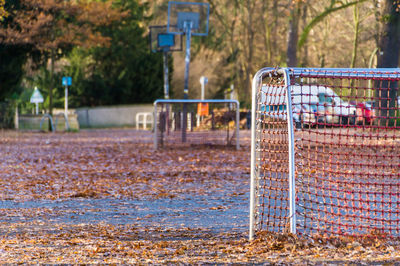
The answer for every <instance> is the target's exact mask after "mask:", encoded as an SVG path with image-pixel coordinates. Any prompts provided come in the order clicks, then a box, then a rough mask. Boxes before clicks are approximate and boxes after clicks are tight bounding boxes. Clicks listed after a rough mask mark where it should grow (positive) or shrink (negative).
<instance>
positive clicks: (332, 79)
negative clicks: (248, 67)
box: [249, 68, 400, 239]
mask: <svg viewBox="0 0 400 266" xmlns="http://www.w3.org/2000/svg"><path fill="white" fill-rule="evenodd" d="M399 79H400V69H306V68H264V69H261V70H260V71H259V72H258V73H257V74H256V75H255V77H254V79H253V88H252V90H253V91H252V97H253V99H252V101H253V105H252V145H251V191H250V234H249V237H250V239H253V238H254V237H255V236H256V235H257V233H258V232H260V231H273V232H279V233H284V232H291V233H294V234H299V235H304V236H309V235H314V234H319V235H328V236H331V235H340V236H362V235H380V236H383V237H388V238H399V237H400V110H399V102H398V96H399V84H398V82H399Z"/></svg>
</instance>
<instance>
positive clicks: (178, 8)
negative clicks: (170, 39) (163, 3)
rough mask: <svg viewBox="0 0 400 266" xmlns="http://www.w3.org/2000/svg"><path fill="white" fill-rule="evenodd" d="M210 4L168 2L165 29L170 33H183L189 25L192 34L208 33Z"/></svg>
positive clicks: (203, 34)
mask: <svg viewBox="0 0 400 266" xmlns="http://www.w3.org/2000/svg"><path fill="white" fill-rule="evenodd" d="M209 15H210V5H209V4H208V3H197V2H176V1H170V2H168V23H167V31H168V32H169V33H172V34H183V33H185V27H188V26H189V25H190V29H191V34H192V35H193V36H207V35H208V18H209Z"/></svg>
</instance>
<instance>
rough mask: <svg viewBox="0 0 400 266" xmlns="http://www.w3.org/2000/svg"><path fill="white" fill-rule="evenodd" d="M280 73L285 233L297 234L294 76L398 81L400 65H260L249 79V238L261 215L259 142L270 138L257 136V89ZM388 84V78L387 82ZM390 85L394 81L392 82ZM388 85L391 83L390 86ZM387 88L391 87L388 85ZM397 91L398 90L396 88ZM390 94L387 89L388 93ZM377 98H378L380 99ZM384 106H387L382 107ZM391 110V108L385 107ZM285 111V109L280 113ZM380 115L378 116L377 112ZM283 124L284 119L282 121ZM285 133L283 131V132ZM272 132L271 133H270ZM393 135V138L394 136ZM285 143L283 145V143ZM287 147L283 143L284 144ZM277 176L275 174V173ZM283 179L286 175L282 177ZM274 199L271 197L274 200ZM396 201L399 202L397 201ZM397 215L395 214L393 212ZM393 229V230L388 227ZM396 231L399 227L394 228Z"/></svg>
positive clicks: (258, 134) (259, 129)
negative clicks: (262, 66) (282, 105)
mask: <svg viewBox="0 0 400 266" xmlns="http://www.w3.org/2000/svg"><path fill="white" fill-rule="evenodd" d="M273 76H279V78H280V82H281V83H280V85H278V86H282V88H283V90H284V91H285V97H284V104H285V105H286V106H285V108H286V110H287V111H285V112H286V114H285V116H286V117H285V118H283V119H284V120H286V121H285V123H286V122H287V147H288V150H287V160H285V163H286V162H287V165H286V166H285V167H286V169H287V170H285V171H286V173H287V187H286V188H287V190H288V199H287V200H288V204H287V207H288V209H289V212H288V214H287V215H286V216H285V218H286V222H285V224H286V225H285V226H286V228H287V231H286V232H288V233H289V232H290V233H292V234H296V233H298V230H297V226H296V219H297V217H296V207H297V202H296V200H297V199H296V196H297V195H296V178H297V176H296V175H297V172H296V164H295V160H296V157H295V155H296V154H295V142H296V140H295V133H294V132H295V130H296V127H295V121H294V119H293V106H292V95H291V87H292V86H294V85H295V79H296V78H297V79H299V78H303V77H306V78H316V79H318V78H324V79H329V78H332V77H337V78H339V79H342V78H344V79H349V80H352V79H354V80H356V79H357V80H362V79H364V80H371V81H375V82H376V81H387V80H393V81H394V82H393V83H396V86H398V85H397V83H398V82H399V81H400V68H381V69H365V68H358V69H344V68H263V69H261V70H259V71H258V72H257V73H256V75H255V76H254V78H253V82H252V119H251V173H250V175H251V176H250V211H249V212H250V214H249V239H250V240H252V239H253V238H254V237H255V234H256V231H257V229H258V228H257V225H258V224H259V222H260V221H259V219H260V217H259V216H260V214H259V213H258V207H259V206H260V202H259V196H260V195H259V192H260V189H261V184H260V171H262V170H263V169H262V166H261V164H262V162H261V161H262V159H261V158H260V156H259V155H260V152H262V147H261V142H268V141H269V140H265V139H263V140H261V139H260V135H261V133H260V132H261V131H262V130H263V129H264V128H265V127H264V128H263V125H261V123H262V122H263V121H262V119H260V116H259V114H260V113H261V110H260V104H259V103H260V101H261V98H260V97H261V96H260V93H259V91H260V88H261V87H262V86H263V79H264V78H267V77H273ZM389 83H390V81H389ZM392 85H393V84H392ZM392 85H390V86H392ZM387 90H390V87H389V88H387ZM397 91H398V89H397ZM388 93H389V92H388ZM379 99H380V98H379ZM385 108H386V107H385ZM388 109H390V108H388ZM282 113H284V112H282ZM378 117H379V115H378ZM282 123H283V122H282ZM397 129H399V127H398V126H395V127H394V130H397ZM285 130H286V129H285ZM285 132H286V131H285ZM272 134H274V133H272ZM393 138H394V137H393ZM285 145H286V144H285ZM285 147H286V146H285ZM275 178H276V176H275ZM285 178H286V177H285ZM396 195H397V194H396ZM273 200H274V199H273ZM395 204H399V203H398V202H397V200H396V203H395ZM396 215H398V213H397V212H396ZM391 230H393V229H391ZM396 232H399V229H396Z"/></svg>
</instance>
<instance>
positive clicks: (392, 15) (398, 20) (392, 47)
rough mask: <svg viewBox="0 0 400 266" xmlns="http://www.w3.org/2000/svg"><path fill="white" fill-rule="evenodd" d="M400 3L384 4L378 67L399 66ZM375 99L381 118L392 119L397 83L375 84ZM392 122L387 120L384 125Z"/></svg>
mask: <svg viewBox="0 0 400 266" xmlns="http://www.w3.org/2000/svg"><path fill="white" fill-rule="evenodd" d="M399 7H400V1H399V0H396V1H393V0H386V1H385V2H384V13H383V14H384V15H383V17H382V19H383V22H384V28H383V32H382V35H381V38H380V43H379V52H378V55H379V56H378V67H379V68H391V67H398V66H399V55H400V51H399V45H400V10H399ZM375 87H376V88H379V90H377V91H376V97H377V98H379V99H381V100H380V101H378V102H377V104H378V105H380V107H381V116H383V117H388V116H389V117H394V116H395V106H396V99H397V96H398V95H397V92H398V89H399V87H398V82H390V83H389V82H388V81H382V82H377V84H376V86H375ZM392 122H394V120H393V119H388V120H387V121H386V123H392Z"/></svg>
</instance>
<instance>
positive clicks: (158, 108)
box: [153, 99, 240, 150]
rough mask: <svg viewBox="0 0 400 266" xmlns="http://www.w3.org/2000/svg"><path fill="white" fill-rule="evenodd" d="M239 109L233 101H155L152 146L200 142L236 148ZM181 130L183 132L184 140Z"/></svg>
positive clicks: (190, 144) (195, 143) (238, 144)
mask: <svg viewBox="0 0 400 266" xmlns="http://www.w3.org/2000/svg"><path fill="white" fill-rule="evenodd" d="M185 109H186V110H185ZM239 109H240V104H239V102H238V101H236V100H217V99H215V100H213V99H208V100H198V99H190V100H185V99H169V100H167V99H166V100H156V101H155V102H154V136H153V143H154V149H156V150H157V149H158V148H159V147H168V146H169V147H178V146H193V145H195V146H198V145H202V146H231V147H234V148H235V149H237V150H239V149H240V138H239V127H240V113H239ZM184 111H186V112H187V113H186V116H184ZM184 119H186V121H184ZM184 122H186V123H184ZM182 131H185V138H184V139H183V138H182Z"/></svg>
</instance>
